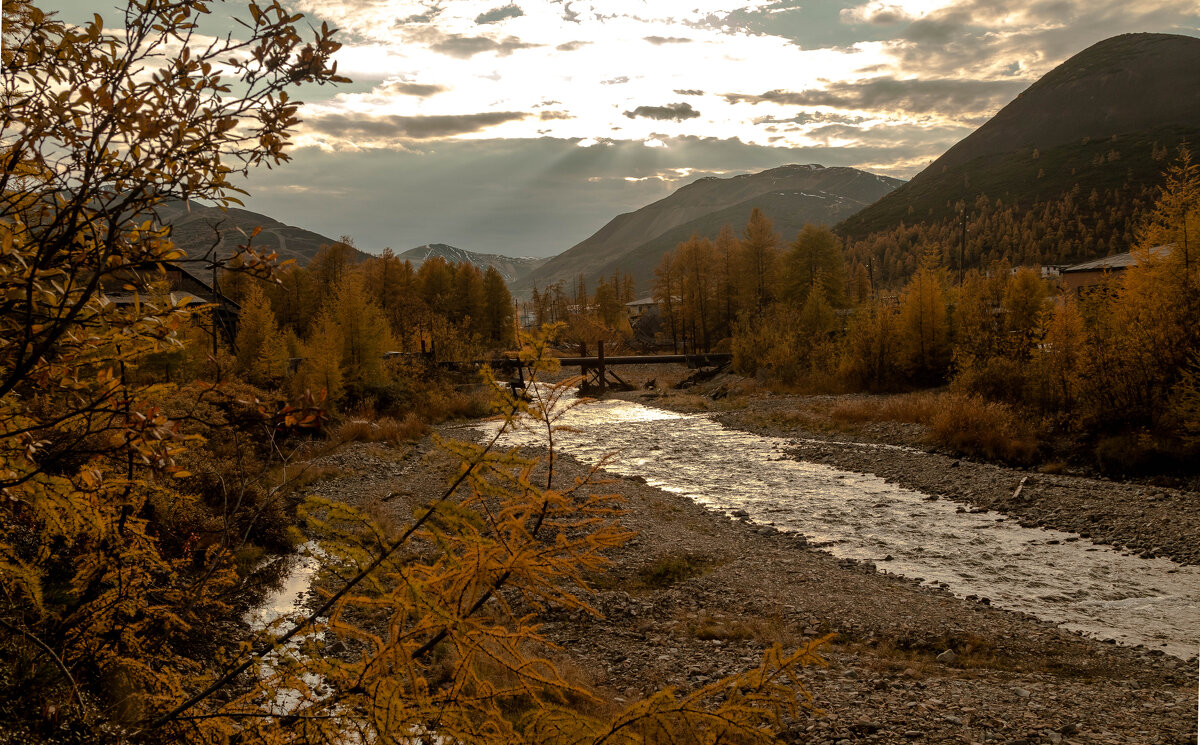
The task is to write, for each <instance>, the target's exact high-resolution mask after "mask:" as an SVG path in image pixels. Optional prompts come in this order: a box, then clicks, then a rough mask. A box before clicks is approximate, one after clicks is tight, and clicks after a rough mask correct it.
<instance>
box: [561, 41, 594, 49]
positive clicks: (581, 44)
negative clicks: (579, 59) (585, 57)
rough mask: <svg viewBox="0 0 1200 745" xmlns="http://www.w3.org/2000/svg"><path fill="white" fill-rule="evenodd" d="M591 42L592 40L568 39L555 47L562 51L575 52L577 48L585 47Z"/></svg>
mask: <svg viewBox="0 0 1200 745" xmlns="http://www.w3.org/2000/svg"><path fill="white" fill-rule="evenodd" d="M591 43H592V42H590V41H568V42H565V43H563V44H559V45H558V46H556V47H554V48H555V49H557V50H558V51H560V52H574V51H575V50H576V49H583V48H584V47H586V46H587V45H588V44H591Z"/></svg>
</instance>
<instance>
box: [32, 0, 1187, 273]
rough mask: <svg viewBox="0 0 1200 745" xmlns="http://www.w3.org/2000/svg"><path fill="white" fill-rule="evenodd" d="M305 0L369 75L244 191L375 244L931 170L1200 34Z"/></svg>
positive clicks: (754, 9) (1067, 9) (1078, 24)
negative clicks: (1088, 78)
mask: <svg viewBox="0 0 1200 745" xmlns="http://www.w3.org/2000/svg"><path fill="white" fill-rule="evenodd" d="M284 4H285V5H286V6H287V7H289V8H291V9H293V10H295V11H298V12H302V13H304V14H306V16H308V19H307V20H308V21H309V22H312V23H313V24H314V25H319V24H320V22H326V23H328V24H329V25H330V26H332V27H335V28H337V29H339V36H338V38H339V40H340V41H341V42H342V44H343V47H342V48H341V49H340V50H339V52H338V53H337V55H336V60H337V62H338V72H339V73H340V74H343V75H347V76H349V77H350V78H352V80H353V82H352V83H350V84H344V85H341V86H337V87H336V88H334V87H329V86H323V87H319V88H318V87H310V88H308V89H303V90H301V91H299V93H298V97H299V98H300V99H301V100H303V101H304V102H305V105H304V107H303V108H302V110H301V117H302V118H303V120H304V121H303V123H302V124H301V125H300V127H299V128H298V130H297V131H296V133H295V136H294V140H293V148H292V150H291V154H292V162H291V163H289V164H288V165H286V166H284V167H282V168H277V169H272V170H266V169H262V170H259V171H256V172H254V173H253V174H252V175H251V176H250V178H249V182H248V183H247V184H246V185H245V186H246V188H248V189H249V191H250V197H249V198H248V199H247V200H246V207H247V208H248V209H251V210H254V211H257V212H262V213H265V214H267V215H270V216H271V217H273V218H275V219H278V220H282V221H283V222H286V223H289V224H292V225H297V226H299V227H303V228H307V229H310V230H315V231H317V232H318V233H322V234H324V235H327V236H330V237H333V238H337V237H340V236H350V237H351V238H352V239H353V241H354V243H355V244H356V245H357V246H358V247H359V248H362V249H364V250H367V251H372V252H374V251H379V250H382V249H383V248H385V247H390V248H392V249H394V250H396V251H397V252H400V251H404V250H407V249H409V248H413V247H416V246H419V245H423V244H426V243H448V244H451V245H454V246H457V247H459V248H464V249H467V250H471V251H477V252H482V253H500V254H506V255H510V256H550V255H555V254H558V253H561V252H562V251H565V250H566V249H568V248H570V247H571V246H573V245H574V244H576V243H578V242H579V241H581V240H583V239H584V238H586V237H588V236H589V235H590V234H592V233H593V232H595V231H596V230H597V229H599V228H600V227H602V226H603V225H604V224H605V223H607V222H608V221H609V220H610V219H612V218H613V217H615V216H616V215H618V214H620V213H623V212H629V211H632V210H635V209H637V208H639V207H641V206H643V205H645V204H649V203H650V202H653V201H655V200H658V199H661V198H663V197H665V196H667V195H669V194H670V193H671V192H672V191H674V190H675V189H677V188H679V187H680V186H683V185H685V184H687V183H689V182H691V181H694V180H695V179H697V178H699V177H702V176H722V177H724V176H732V175H736V174H741V173H749V172H755V171H760V170H764V169H767V168H772V167H775V166H780V165H784V164H788V163H820V164H822V165H826V166H834V165H837V166H853V167H856V168H861V169H864V170H867V171H871V172H874V173H880V174H885V175H889V176H895V177H897V178H909V177H911V176H913V175H915V174H916V173H917V172H919V171H920V170H921V169H922V168H923V167H924V166H926V165H927V164H928V163H929V162H930V161H932V160H933V159H935V158H936V157H938V156H939V155H941V154H942V153H943V152H944V151H945V150H947V149H948V148H949V147H950V146H951V145H953V144H954V143H955V142H958V141H959V140H961V139H962V138H963V137H965V136H967V135H968V134H970V133H971V132H972V131H973V130H974V129H975V128H977V127H978V126H979V125H980V124H982V123H983V122H985V121H987V119H988V118H989V117H990V116H991V115H993V114H994V113H995V112H996V111H998V110H999V109H1000V108H1002V107H1003V106H1004V105H1005V104H1006V103H1008V102H1009V101H1011V100H1012V99H1013V98H1014V97H1016V95H1017V94H1018V93H1020V92H1021V91H1022V90H1024V89H1025V88H1026V87H1028V86H1029V85H1030V84H1031V83H1033V82H1034V81H1036V80H1037V79H1038V78H1039V77H1040V76H1041V75H1043V74H1045V73H1046V72H1048V71H1049V70H1051V69H1052V68H1053V67H1055V66H1056V65H1058V64H1059V63H1061V62H1063V61H1064V60H1066V59H1067V58H1068V57H1070V56H1071V55H1073V54H1075V53H1077V52H1079V51H1082V50H1083V49H1085V48H1087V47H1088V46H1090V45H1092V44H1094V43H1096V42H1098V41H1101V40H1103V39H1105V38H1108V37H1110V36H1115V35H1117V34H1121V33H1127V32H1134V31H1153V32H1164V33H1177V34H1186V35H1191V36H1200V4H1198V3H1196V2H1195V0H1138V1H1137V2H1130V0H1009V1H1008V2H998V1H997V0H896V1H895V2H889V1H888V0H870V1H868V2H862V1H861V0H848V1H842V0H513V1H512V2H506V1H505V0H424V1H417V2H410V1H409V0H284ZM230 5H231V6H234V4H230ZM43 7H44V8H45V9H47V10H59V11H60V12H61V14H62V16H63V17H64V18H65V19H66V20H77V19H79V18H90V17H91V13H92V12H99V13H100V14H101V15H102V16H104V17H105V19H106V21H108V20H111V21H112V22H116V21H118V20H119V16H118V13H117V12H116V10H115V4H114V3H113V0H50V1H49V2H47V3H45V4H44V5H43ZM106 25H107V24H106Z"/></svg>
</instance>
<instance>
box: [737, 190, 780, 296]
mask: <svg viewBox="0 0 1200 745" xmlns="http://www.w3.org/2000/svg"><path fill="white" fill-rule="evenodd" d="M739 256H740V259H741V263H742V271H741V279H742V282H741V287H740V294H741V296H742V298H743V301H742V307H743V309H744V310H749V311H751V312H754V313H762V312H763V310H765V309H766V307H767V306H768V305H769V304H770V303H771V301H772V300H774V299H775V284H776V276H777V274H778V263H779V235H778V234H777V233H776V232H775V227H774V224H773V223H772V222H771V220H770V219H769V218H768V217H767V216H766V215H764V214H763V212H762V210H760V209H759V208H757V207H755V208H754V209H753V210H751V211H750V219H749V220H748V221H747V222H746V228H745V230H744V231H743V233H742V241H741V250H740V251H739Z"/></svg>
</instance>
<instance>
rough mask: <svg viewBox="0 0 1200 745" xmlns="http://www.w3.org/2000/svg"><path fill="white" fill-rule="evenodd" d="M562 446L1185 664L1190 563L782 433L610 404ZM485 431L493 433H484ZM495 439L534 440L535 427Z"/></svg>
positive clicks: (717, 506) (1195, 570) (1189, 653)
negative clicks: (827, 458)
mask: <svg viewBox="0 0 1200 745" xmlns="http://www.w3.org/2000/svg"><path fill="white" fill-rule="evenodd" d="M558 423H559V424H561V425H565V426H567V427H570V428H571V429H570V430H569V431H561V432H559V433H558V434H557V435H556V440H557V442H556V445H557V446H558V447H559V448H560V450H561V452H564V453H569V454H570V455H572V456H574V457H575V458H577V459H579V460H580V461H583V462H585V463H595V462H597V461H599V460H600V459H601V458H602V457H603V456H605V455H606V454H609V453H617V454H618V457H617V458H616V459H615V460H614V461H613V462H612V463H611V464H610V465H609V466H607V469H608V470H609V471H611V472H613V473H617V474H620V475H622V476H640V477H642V478H644V479H645V480H646V481H647V483H649V484H651V485H652V486H656V487H659V488H661V489H664V490H666V491H670V492H674V493H677V494H681V495H685V496H687V497H690V498H691V499H694V500H695V501H697V502H699V503H700V504H703V505H705V506H707V507H709V508H711V509H714V510H719V511H723V512H730V511H733V510H745V512H746V513H747V514H748V516H749V519H750V520H752V521H754V522H756V523H761V524H763V525H770V526H774V527H776V528H777V529H779V530H783V531H794V532H798V533H801V534H803V535H804V536H805V537H806V538H807V539H808V541H809V542H810V544H813V545H816V546H818V547H820V548H822V549H823V550H825V551H828V552H830V553H832V554H834V555H835V556H838V557H844V558H854V559H859V560H865V561H871V562H875V563H876V564H877V565H878V566H879V567H880V568H881V569H884V570H886V571H888V572H891V573H895V574H900V575H904V576H907V577H917V578H921V579H922V580H924V581H926V582H930V583H935V584H940V585H941V586H943V587H945V588H946V589H948V590H949V591H950V592H952V593H954V594H955V595H958V596H960V597H965V596H968V595H975V596H979V597H986V598H988V599H990V601H991V603H992V605H993V606H996V607H1001V608H1007V609H1011V610H1016V611H1023V612H1025V613H1028V614H1030V615H1033V616H1036V617H1038V618H1042V619H1045V620H1049V621H1053V622H1055V623H1058V624H1060V625H1062V626H1064V627H1066V628H1068V629H1073V630H1076V631H1079V632H1081V633H1084V634H1086V635H1088V636H1092V637H1095V638H1099V639H1111V640H1114V641H1116V642H1118V643H1121V644H1131V645H1132V644H1138V645H1143V646H1145V647H1147V648H1150V649H1157V650H1161V651H1163V652H1165V653H1167V654H1171V655H1174V656H1176V657H1180V658H1183V659H1188V658H1190V657H1193V656H1195V655H1196V654H1197V649H1198V645H1200V567H1189V566H1180V565H1178V564H1175V563H1174V562H1172V561H1169V560H1167V559H1141V558H1138V557H1136V556H1131V555H1126V554H1122V553H1120V552H1118V551H1115V550H1113V549H1111V548H1109V547H1106V546H1099V545H1095V544H1093V543H1091V542H1090V541H1088V540H1086V539H1083V538H1080V537H1079V536H1077V535H1072V534H1069V533H1064V532H1061V531H1055V530H1044V529H1040V528H1023V527H1021V526H1020V525H1018V524H1017V523H1016V521H1014V520H1010V519H1009V518H1007V517H1005V516H1003V515H1001V514H998V513H994V512H980V513H971V512H964V511H960V510H961V509H962V508H961V506H960V505H958V504H957V503H954V502H951V501H948V500H934V499H931V498H930V497H929V496H928V495H926V494H922V493H919V492H915V491H911V490H908V489H904V488H901V487H898V486H896V485H894V484H889V483H887V482H885V481H884V480H883V479H881V478H879V477H877V476H873V475H869V474H861V473H854V472H850V471H841V470H838V469H835V468H831V467H829V466H825V465H821V464H816V463H808V462H803V461H797V460H795V459H793V458H792V457H790V456H789V455H788V450H789V445H790V443H789V441H788V440H787V439H784V438H778V437H766V436H761V435H756V434H751V433H747V432H742V431H740V430H735V429H730V428H728V427H725V426H723V425H721V424H719V423H717V422H715V421H713V420H712V419H711V418H709V417H708V416H705V415H696V414H679V413H675V412H671V411H665V410H662V409H656V408H652V407H649V406H644V405H642V404H637V403H631V402H627V401H619V400H607V401H596V402H587V403H583V404H580V405H578V406H576V407H575V408H574V409H572V410H570V411H569V412H567V413H566V414H565V415H564V416H563V417H562V419H561V420H560V421H559V422H558ZM492 432H494V429H493V430H492ZM500 443H501V444H502V445H504V446H513V445H537V444H544V443H543V440H542V438H541V437H540V436H539V433H538V430H532V431H529V430H518V431H514V432H508V433H505V435H504V436H503V437H502V438H501V441H500Z"/></svg>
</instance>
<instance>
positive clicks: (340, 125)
mask: <svg viewBox="0 0 1200 745" xmlns="http://www.w3.org/2000/svg"><path fill="white" fill-rule="evenodd" d="M527 116H530V115H529V114H527V113H522V112H518V111H488V112H483V113H480V114H459V115H443V116H379V117H369V116H347V115H345V114H327V115H325V116H320V117H314V118H312V119H309V120H308V121H307V122H306V123H307V125H308V127H309V128H310V129H312V130H315V131H317V132H320V133H322V134H327V135H333V136H335V137H368V138H374V139H379V140H389V139H400V138H407V139H414V140H426V139H436V138H439V137H453V136H455V135H461V134H470V133H472V132H479V131H481V130H484V129H487V128H488V127H494V126H496V125H498V124H504V123H505V122H511V121H516V120H519V119H524V118H525V117H527Z"/></svg>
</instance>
